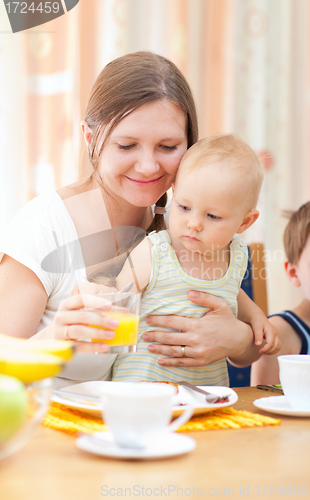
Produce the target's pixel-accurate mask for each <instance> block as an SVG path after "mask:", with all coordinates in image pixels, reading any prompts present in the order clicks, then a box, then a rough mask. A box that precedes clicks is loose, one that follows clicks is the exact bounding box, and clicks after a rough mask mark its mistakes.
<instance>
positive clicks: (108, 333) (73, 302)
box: [37, 293, 118, 352]
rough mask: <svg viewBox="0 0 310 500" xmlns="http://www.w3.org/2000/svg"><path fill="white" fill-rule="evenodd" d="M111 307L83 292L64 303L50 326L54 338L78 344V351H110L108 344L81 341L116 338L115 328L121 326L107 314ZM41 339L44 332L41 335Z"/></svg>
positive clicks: (96, 297) (107, 303)
mask: <svg viewBox="0 0 310 500" xmlns="http://www.w3.org/2000/svg"><path fill="white" fill-rule="evenodd" d="M110 308H111V303H110V302H109V301H107V300H106V299H104V298H102V297H98V296H96V295H88V294H79V293H78V294H76V295H73V296H71V297H70V298H68V299H66V300H64V301H63V302H61V304H60V306H59V309H58V311H57V313H56V316H55V318H54V321H53V323H52V325H50V327H48V328H49V329H50V336H52V337H53V338H55V339H61V340H74V341H76V342H77V348H78V352H106V351H107V350H108V349H109V345H108V344H104V343H102V342H95V343H93V342H89V341H88V342H83V341H79V339H90V340H98V339H100V340H104V339H112V338H113V337H114V336H115V332H114V331H112V328H117V327H118V321H117V320H116V319H114V318H110V317H109V316H105V315H104V311H108V310H109V309H110ZM94 310H95V311H94ZM101 312H102V314H101ZM94 327H95V328H94ZM103 328H104V329H103ZM39 336H40V333H39V334H37V337H39ZM45 336H46V335H45Z"/></svg>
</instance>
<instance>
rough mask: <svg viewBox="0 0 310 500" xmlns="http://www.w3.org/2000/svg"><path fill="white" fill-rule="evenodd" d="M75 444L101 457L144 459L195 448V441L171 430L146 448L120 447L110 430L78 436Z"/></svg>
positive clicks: (180, 453) (186, 451)
mask: <svg viewBox="0 0 310 500" xmlns="http://www.w3.org/2000/svg"><path fill="white" fill-rule="evenodd" d="M76 445H77V447H78V448H80V449H81V450H84V451H88V452H90V453H95V454H96V455H102V456H103V457H114V458H128V459H129V458H130V459H136V460H145V459H149V458H165V457H172V456H175V455H182V454H183V453H188V452H189V451H192V450H193V449H194V448H196V441H195V440H194V439H192V438H190V437H189V436H182V435H181V434H175V433H172V432H171V433H164V434H163V436H162V437H158V436H157V437H156V439H154V441H152V442H151V443H150V444H149V445H148V446H147V447H146V448H142V449H137V448H122V447H121V446H118V445H117V444H116V443H115V441H114V439H113V436H112V434H111V432H96V433H95V434H92V435H90V436H86V435H84V436H81V437H79V438H78V439H77V440H76Z"/></svg>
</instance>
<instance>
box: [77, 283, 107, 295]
mask: <svg viewBox="0 0 310 500" xmlns="http://www.w3.org/2000/svg"><path fill="white" fill-rule="evenodd" d="M83 293H87V294H88V295H99V296H100V295H104V294H106V293H117V289H116V288H114V287H113V286H106V285H99V284H98V283H89V282H87V283H81V284H80V285H77V286H76V287H74V288H73V290H72V292H71V296H73V295H78V294H83Z"/></svg>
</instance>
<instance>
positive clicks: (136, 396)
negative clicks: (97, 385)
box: [101, 382, 193, 448]
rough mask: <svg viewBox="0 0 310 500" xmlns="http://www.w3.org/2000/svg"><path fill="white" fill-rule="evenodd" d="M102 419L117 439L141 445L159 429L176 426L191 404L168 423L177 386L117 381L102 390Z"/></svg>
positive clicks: (123, 443)
mask: <svg viewBox="0 0 310 500" xmlns="http://www.w3.org/2000/svg"><path fill="white" fill-rule="evenodd" d="M101 394H102V402H103V419H104V421H105V423H106V424H107V425H108V427H109V429H110V431H111V432H112V434H113V436H114V439H115V441H116V443H117V444H118V445H120V446H123V447H126V448H144V447H145V446H147V444H148V442H149V441H150V440H152V439H154V437H156V435H157V434H158V433H163V432H167V431H169V432H171V431H175V430H177V429H179V427H181V426H182V425H183V424H185V423H186V422H187V421H188V420H189V419H190V417H191V416H192V414H193V407H192V406H191V405H186V406H184V412H183V413H182V415H180V416H179V417H178V418H177V419H176V420H174V421H173V422H172V423H171V424H169V422H170V420H171V417H172V400H173V396H174V395H175V394H176V389H175V388H174V387H173V386H171V385H168V384H153V383H147V382H143V383H136V384H135V383H127V382H117V383H112V384H111V385H110V384H109V383H107V384H106V386H104V387H103V389H102V391H101Z"/></svg>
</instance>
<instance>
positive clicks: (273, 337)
mask: <svg viewBox="0 0 310 500" xmlns="http://www.w3.org/2000/svg"><path fill="white" fill-rule="evenodd" d="M251 326H252V329H253V333H254V340H255V345H257V346H259V345H263V347H261V348H260V349H259V351H258V352H259V353H260V354H276V353H277V352H278V351H279V350H280V349H281V340H280V337H279V334H278V331H277V330H276V328H275V327H274V326H273V325H272V324H271V323H270V322H269V321H268V319H267V318H265V316H263V315H260V316H259V317H258V318H257V320H254V321H253V320H252V322H251ZM264 340H265V343H264Z"/></svg>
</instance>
